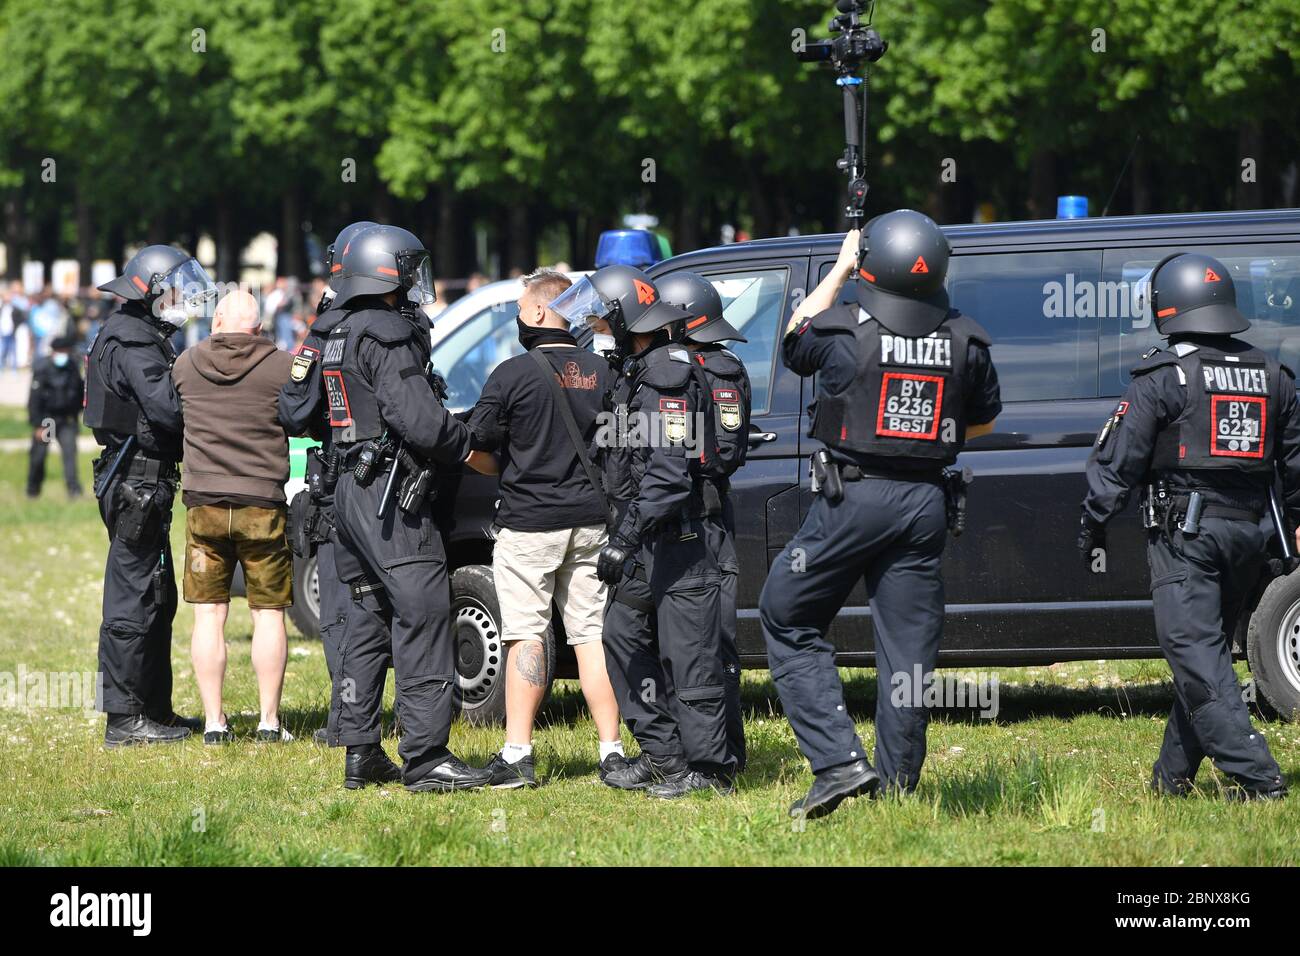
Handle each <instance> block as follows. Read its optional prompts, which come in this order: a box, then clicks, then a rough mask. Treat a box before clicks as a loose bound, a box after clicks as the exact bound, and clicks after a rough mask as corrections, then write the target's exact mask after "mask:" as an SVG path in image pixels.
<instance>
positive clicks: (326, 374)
mask: <svg viewBox="0 0 1300 956" xmlns="http://www.w3.org/2000/svg"><path fill="white" fill-rule="evenodd" d="M345 311H346V310H345ZM365 338H374V339H376V340H378V341H380V342H383V343H385V344H388V345H394V344H398V343H401V342H405V341H407V340H408V339H412V340H414V339H416V338H417V329H416V327H415V325H414V324H413V323H412V322H410V321H409V320H407V319H406V318H404V317H403V316H402V315H401V313H399V312H397V311H396V310H391V309H385V308H376V307H375V306H374V305H373V304H363V305H362V306H361V308H359V309H357V310H355V311H348V312H347V313H346V315H344V317H343V318H342V319H341V320H340V321H339V323H338V324H337V325H336V326H334V328H333V329H331V330H330V333H329V337H328V338H326V339H325V348H324V350H323V352H322V355H321V382H322V384H323V385H324V388H325V402H326V407H327V411H328V414H329V424H330V436H331V439H332V440H333V441H335V442H344V443H349V442H357V441H366V440H367V439H371V438H379V437H380V436H381V435H383V434H384V430H385V428H386V426H385V424H384V420H383V417H382V416H381V415H380V414H379V402H378V400H377V399H376V398H375V388H374V384H373V383H372V382H371V381H370V380H369V379H368V378H367V376H366V374H365V373H364V372H363V370H362V368H361V365H360V362H359V360H358V355H357V350H358V348H359V347H360V344H361V341H362V339H365ZM416 344H417V346H419V344H420V343H419V342H418V341H417V342H416ZM428 351H429V346H428V336H427V334H426V335H425V336H424V343H423V348H422V349H421V354H423V355H425V356H426V357H427V354H428Z"/></svg>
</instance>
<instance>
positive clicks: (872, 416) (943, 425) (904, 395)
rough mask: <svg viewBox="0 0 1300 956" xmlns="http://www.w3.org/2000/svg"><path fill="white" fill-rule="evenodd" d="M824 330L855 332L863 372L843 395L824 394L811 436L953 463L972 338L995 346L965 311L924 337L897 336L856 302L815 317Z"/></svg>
mask: <svg viewBox="0 0 1300 956" xmlns="http://www.w3.org/2000/svg"><path fill="white" fill-rule="evenodd" d="M812 324H813V326H814V328H816V329H818V330H841V331H843V332H849V333H851V334H852V335H853V337H854V343H855V351H856V356H857V374H856V375H854V377H853V382H852V384H851V385H850V386H849V387H848V388H847V389H845V390H844V391H843V392H839V393H837V394H826V393H825V392H819V393H818V396H817V403H816V408H815V411H814V415H813V426H812V429H811V430H810V432H809V434H810V435H811V436H812V437H813V438H817V439H820V440H821V441H822V442H825V443H826V444H827V445H830V446H832V447H834V448H842V449H845V450H847V451H853V452H859V453H862V454H867V455H878V456H880V457H885V458H899V459H912V460H919V461H933V462H935V463H942V464H951V463H952V462H954V461H956V459H957V454H958V453H959V452H960V451H961V450H962V446H963V445H964V444H965V441H966V402H965V391H966V382H967V379H968V376H969V372H968V370H967V367H966V366H967V356H968V354H969V346H970V343H971V342H979V343H981V344H983V345H988V344H989V343H990V340H989V336H988V333H987V332H985V331H984V330H983V329H982V328H981V327H980V326H979V324H978V323H977V322H975V321H974V320H973V319H971V318H969V317H968V316H965V315H962V314H961V313H959V312H953V313H950V314H949V316H948V318H946V319H944V321H943V324H942V325H940V326H939V328H937V329H936V330H935V331H933V332H931V333H930V334H929V335H926V336H922V337H920V338H911V337H909V336H904V335H897V334H895V333H893V332H891V331H889V330H888V329H887V328H885V327H884V326H882V325H881V324H880V323H878V322H877V321H876V320H875V319H873V318H872V317H871V316H869V315H868V314H867V313H866V312H864V311H862V310H861V309H860V308H859V307H858V306H857V305H843V306H836V307H835V308H832V309H827V310H826V311H825V312H822V313H820V314H819V315H817V316H816V317H815V318H814V319H813V323H812Z"/></svg>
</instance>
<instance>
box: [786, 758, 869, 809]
mask: <svg viewBox="0 0 1300 956" xmlns="http://www.w3.org/2000/svg"><path fill="white" fill-rule="evenodd" d="M879 786H880V775H879V774H878V773H876V771H875V770H873V769H872V768H871V764H869V763H867V762H866V761H865V760H855V761H853V762H852V763H846V764H841V765H840V766H838V767H831V768H829V769H827V770H823V771H822V772H821V773H819V774H817V776H815V777H814V778H813V785H812V787H810V788H809V790H808V795H807V796H806V797H804V798H803V799H802V800H796V801H795V802H794V803H792V804H791V805H790V816H792V817H803V818H805V819H808V820H815V819H817V818H818V817H824V816H827V815H828V814H831V813H834V812H835V808H836V807H838V806H839V805H840V804H841V803H843V802H844V801H845V800H847V799H848V798H849V797H860V796H863V795H866V796H870V795H871V794H873V793H875V792H876V788H878V787H879Z"/></svg>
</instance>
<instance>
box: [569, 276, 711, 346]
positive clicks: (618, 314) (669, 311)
mask: <svg viewBox="0 0 1300 956" xmlns="http://www.w3.org/2000/svg"><path fill="white" fill-rule="evenodd" d="M547 308H549V309H551V310H553V311H554V312H555V313H556V314H558V315H560V316H561V317H562V318H564V319H565V321H567V322H568V323H569V325H570V326H573V325H578V324H580V323H586V324H587V325H591V324H592V322H593V321H596V320H604V321H605V322H607V323H608V324H609V331H610V333H611V334H612V335H613V336H614V340H615V341H616V342H618V343H619V345H620V346H624V345H625V343H626V342H627V341H628V339H630V338H631V336H632V335H633V334H636V333H645V332H656V331H658V330H659V329H662V328H665V327H667V326H670V325H672V324H673V323H674V322H680V321H683V320H685V319H686V318H687V315H686V313H685V312H683V311H682V310H681V309H679V308H677V307H676V306H675V305H669V304H668V303H667V302H665V301H664V300H663V298H662V297H661V296H660V295H659V289H658V288H657V287H656V286H655V284H654V282H653V281H652V280H651V279H650V277H649V276H648V275H646V274H645V273H644V272H642V271H641V270H640V269H634V268H632V267H631V266H605V267H604V268H603V269H597V270H596V271H595V272H593V273H592V274H591V275H589V276H583V277H582V278H581V279H579V280H578V281H577V282H575V283H574V284H573V285H571V286H569V288H567V289H565V290H564V291H563V292H562V293H560V294H559V295H558V296H557V297H556V298H555V299H554V300H553V301H552V302H551V303H550V304H549V305H548V306H547Z"/></svg>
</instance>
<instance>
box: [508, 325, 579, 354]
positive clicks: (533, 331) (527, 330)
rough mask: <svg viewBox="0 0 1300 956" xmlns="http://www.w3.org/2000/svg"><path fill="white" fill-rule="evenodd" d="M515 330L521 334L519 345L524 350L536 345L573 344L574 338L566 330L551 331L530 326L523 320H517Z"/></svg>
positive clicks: (538, 326) (541, 327)
mask: <svg viewBox="0 0 1300 956" xmlns="http://www.w3.org/2000/svg"><path fill="white" fill-rule="evenodd" d="M515 328H516V329H517V330H518V333H519V344H520V345H522V346H523V347H524V350H525V351H527V350H528V349H530V348H532V347H533V346H534V345H541V344H543V343H546V344H550V343H554V342H572V341H573V336H572V335H570V334H569V332H568V330H566V329H551V328H547V327H546V326H542V325H529V324H528V323H527V322H525V321H524V320H523V319H515Z"/></svg>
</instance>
